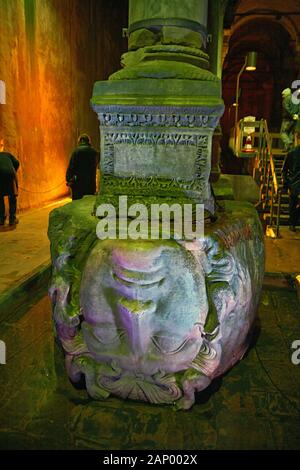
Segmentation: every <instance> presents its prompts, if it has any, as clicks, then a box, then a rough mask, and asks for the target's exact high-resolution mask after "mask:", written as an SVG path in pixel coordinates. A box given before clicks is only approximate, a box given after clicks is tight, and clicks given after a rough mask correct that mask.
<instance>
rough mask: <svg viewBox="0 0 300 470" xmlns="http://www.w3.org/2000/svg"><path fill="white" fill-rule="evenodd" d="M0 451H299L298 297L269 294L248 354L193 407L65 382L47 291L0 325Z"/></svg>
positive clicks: (276, 292) (280, 292) (282, 292)
mask: <svg viewBox="0 0 300 470" xmlns="http://www.w3.org/2000/svg"><path fill="white" fill-rule="evenodd" d="M0 340H3V341H5V342H6V346H7V360H6V362H7V363H6V365H0V449H98V450H111V449H113V450H138V449H146V450H158V449H160V450H171V449H172V450H175V449H176V450H195V449H197V450H201V449H209V450H211V449H300V365H298V366H297V365H293V364H292V361H291V356H292V352H293V351H292V349H291V344H292V343H293V341H295V340H300V310H299V303H298V301H297V297H296V294H295V293H294V292H289V291H287V290H275V289H273V290H264V292H263V294H262V299H261V303H260V308H259V322H258V327H257V335H256V338H255V339H254V343H253V345H252V348H251V349H250V350H249V352H248V354H247V355H246V357H245V358H244V359H243V361H242V362H240V363H239V364H238V365H236V366H235V367H234V368H233V369H232V370H231V371H229V372H228V373H227V374H226V375H225V376H224V377H223V378H222V379H219V380H216V381H215V382H214V383H213V385H212V386H211V387H210V389H209V390H208V391H206V392H203V393H202V394H199V395H198V397H197V402H196V404H195V405H194V407H193V408H192V409H191V410H189V411H180V412H176V411H174V410H173V409H172V408H170V407H168V406H154V405H148V404H144V403H137V402H131V401H122V400H119V399H117V398H108V399H107V400H106V401H103V402H96V401H93V400H91V399H89V397H88V396H87V394H86V392H85V390H83V389H81V390H77V389H75V388H74V387H73V386H72V385H71V384H70V383H69V381H68V379H67V378H66V375H65V373H64V369H63V358H62V355H61V353H60V350H59V348H58V347H57V345H56V344H55V342H54V340H53V331H52V324H51V313H50V303H49V300H48V298H47V297H42V298H41V299H40V300H37V301H36V303H33V304H32V305H28V306H26V308H23V311H19V312H16V313H14V314H13V315H11V316H10V318H9V319H6V321H4V322H2V323H0Z"/></svg>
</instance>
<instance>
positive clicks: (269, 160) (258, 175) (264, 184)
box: [235, 119, 281, 237]
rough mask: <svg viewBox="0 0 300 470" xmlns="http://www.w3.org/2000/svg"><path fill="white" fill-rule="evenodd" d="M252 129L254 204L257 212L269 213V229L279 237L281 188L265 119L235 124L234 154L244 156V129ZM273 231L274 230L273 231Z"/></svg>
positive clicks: (245, 134) (241, 121)
mask: <svg viewBox="0 0 300 470" xmlns="http://www.w3.org/2000/svg"><path fill="white" fill-rule="evenodd" d="M247 127H248V128H249V127H252V128H254V129H255V132H254V133H253V134H252V142H253V143H252V150H251V154H252V156H253V158H254V159H255V163H254V167H253V178H254V179H255V181H256V182H257V184H258V185H259V201H258V203H257V204H256V207H257V209H258V210H261V211H262V212H263V213H267V212H269V213H270V220H269V228H271V229H272V230H273V233H274V234H275V236H276V237H279V225H280V211H281V188H280V186H279V184H278V178H277V175H276V171H275V163H274V158H273V154H272V139H271V136H270V133H269V129H268V124H267V121H266V120H265V119H261V120H260V121H253V122H249V121H244V119H241V120H240V121H239V122H238V124H237V129H236V130H235V132H236V134H235V135H236V139H235V154H236V155H237V156H238V157H243V156H244V155H245V153H244V150H243V146H244V142H245V137H246V136H247V135H248V133H247V132H245V128H247ZM274 229H275V230H274Z"/></svg>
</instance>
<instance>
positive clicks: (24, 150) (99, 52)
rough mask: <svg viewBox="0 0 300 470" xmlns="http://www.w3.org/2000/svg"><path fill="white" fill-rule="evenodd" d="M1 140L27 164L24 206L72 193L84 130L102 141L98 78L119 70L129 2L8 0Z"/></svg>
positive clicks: (1, 12)
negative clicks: (71, 172) (69, 176)
mask: <svg viewBox="0 0 300 470" xmlns="http://www.w3.org/2000/svg"><path fill="white" fill-rule="evenodd" d="M0 17H1V24H0V35H1V44H0V80H2V81H4V82H5V86H6V104H0V138H4V139H5V141H6V142H7V146H6V147H7V149H8V150H9V151H11V152H12V153H13V154H15V155H16V156H17V157H18V158H19V159H20V162H21V167H20V170H19V186H20V190H19V208H20V209H21V210H25V209H28V208H31V207H38V206H41V205H43V204H44V203H46V202H48V201H51V200H55V199H56V198H58V197H61V196H63V195H65V194H67V188H66V186H65V183H64V181H65V171H66V167H67V164H68V160H69V155H70V152H71V151H72V148H73V147H74V146H75V144H76V140H77V136H78V134H79V133H80V132H87V133H89V134H90V135H91V137H92V139H93V143H94V145H95V146H96V147H99V131H98V121H97V117H96V116H95V113H94V112H93V111H92V109H91V108H90V98H91V96H92V89H93V84H94V82H95V81H96V80H99V79H106V78H107V77H108V76H109V75H110V74H111V73H113V72H114V71H116V70H118V69H119V68H120V65H119V62H120V55H121V54H122V52H124V50H126V48H127V43H126V40H125V39H122V27H126V26H127V1H126V0H125V1H124V0H114V1H112V0H86V1H82V0H1V2H0Z"/></svg>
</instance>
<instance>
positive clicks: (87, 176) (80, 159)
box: [66, 144, 99, 199]
mask: <svg viewBox="0 0 300 470" xmlns="http://www.w3.org/2000/svg"><path fill="white" fill-rule="evenodd" d="M98 164H99V153H98V152H97V150H95V149H94V148H93V147H92V146H91V145H88V144H80V145H79V146H78V147H77V148H76V149H75V150H74V151H73V153H72V155H71V158H70V163H69V166H68V169H67V174H66V179H67V182H68V183H69V185H70V186H71V188H72V197H73V199H80V198H82V197H83V196H85V195H86V194H95V192H96V171H97V166H98Z"/></svg>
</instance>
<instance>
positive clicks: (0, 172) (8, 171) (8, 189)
mask: <svg viewBox="0 0 300 470" xmlns="http://www.w3.org/2000/svg"><path fill="white" fill-rule="evenodd" d="M19 166H20V163H19V161H18V160H17V159H16V158H15V157H14V156H13V155H12V154H11V153H8V152H0V195H1V196H12V195H17V193H18V182H17V170H18V168H19Z"/></svg>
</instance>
